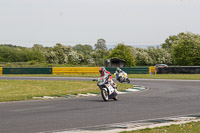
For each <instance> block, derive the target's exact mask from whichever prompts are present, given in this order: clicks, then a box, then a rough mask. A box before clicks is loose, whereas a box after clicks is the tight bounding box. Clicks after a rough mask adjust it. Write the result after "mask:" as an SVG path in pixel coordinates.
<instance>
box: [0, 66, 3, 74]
mask: <svg viewBox="0 0 200 133" xmlns="http://www.w3.org/2000/svg"><path fill="white" fill-rule="evenodd" d="M2 71H3V68H2V67H0V75H1V74H2Z"/></svg>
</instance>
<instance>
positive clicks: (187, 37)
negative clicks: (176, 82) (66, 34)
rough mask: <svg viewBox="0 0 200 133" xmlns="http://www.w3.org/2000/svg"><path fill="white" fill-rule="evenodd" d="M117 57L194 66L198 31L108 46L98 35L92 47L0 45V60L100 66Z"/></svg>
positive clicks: (199, 59)
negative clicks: (144, 43)
mask: <svg viewBox="0 0 200 133" xmlns="http://www.w3.org/2000/svg"><path fill="white" fill-rule="evenodd" d="M115 57H116V58H121V59H124V60H125V61H126V66H128V67H133V66H151V65H155V64H168V65H184V66H197V65H200V35H198V34H193V33H190V32H187V33H179V34H178V35H173V36H169V37H168V38H167V39H166V40H165V43H163V44H161V45H160V46H157V47H153V46H150V47H148V48H135V47H132V46H126V45H125V44H118V45H117V46H116V47H115V48H113V49H108V48H107V46H106V41H105V40H104V39H98V40H97V43H96V44H95V45H94V48H93V47H92V46H91V45H88V44H85V45H83V44H77V45H75V46H65V45H62V44H60V43H57V44H56V45H55V46H54V47H43V46H42V45H40V44H34V46H33V47H31V48H27V47H21V46H14V45H11V44H10V45H6V44H1V45H0V62H37V63H49V64H72V65H88V66H102V65H104V62H105V60H106V59H111V58H115Z"/></svg>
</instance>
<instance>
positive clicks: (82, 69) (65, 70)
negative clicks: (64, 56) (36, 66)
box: [52, 67, 99, 75]
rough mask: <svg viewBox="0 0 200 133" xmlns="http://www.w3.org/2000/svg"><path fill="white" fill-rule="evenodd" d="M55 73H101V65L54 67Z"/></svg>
mask: <svg viewBox="0 0 200 133" xmlns="http://www.w3.org/2000/svg"><path fill="white" fill-rule="evenodd" d="M52 69H53V74H81V75H84V74H99V67H53V68H52Z"/></svg>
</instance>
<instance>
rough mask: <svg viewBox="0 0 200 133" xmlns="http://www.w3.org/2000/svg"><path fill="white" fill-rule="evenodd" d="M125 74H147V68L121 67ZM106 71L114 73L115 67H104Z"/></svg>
mask: <svg viewBox="0 0 200 133" xmlns="http://www.w3.org/2000/svg"><path fill="white" fill-rule="evenodd" d="M121 69H122V70H123V71H125V72H126V73H127V74H149V67H121ZM106 70H108V71H109V72H111V73H112V74H114V73H115V71H116V67H106Z"/></svg>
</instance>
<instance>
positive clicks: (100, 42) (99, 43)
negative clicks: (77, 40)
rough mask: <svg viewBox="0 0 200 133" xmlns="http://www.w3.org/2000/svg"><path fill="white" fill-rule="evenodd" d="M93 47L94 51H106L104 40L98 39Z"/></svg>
mask: <svg viewBox="0 0 200 133" xmlns="http://www.w3.org/2000/svg"><path fill="white" fill-rule="evenodd" d="M94 46H95V50H99V49H102V50H107V47H106V41H105V40H104V39H98V40H97V43H96V44H95V45H94Z"/></svg>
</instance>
